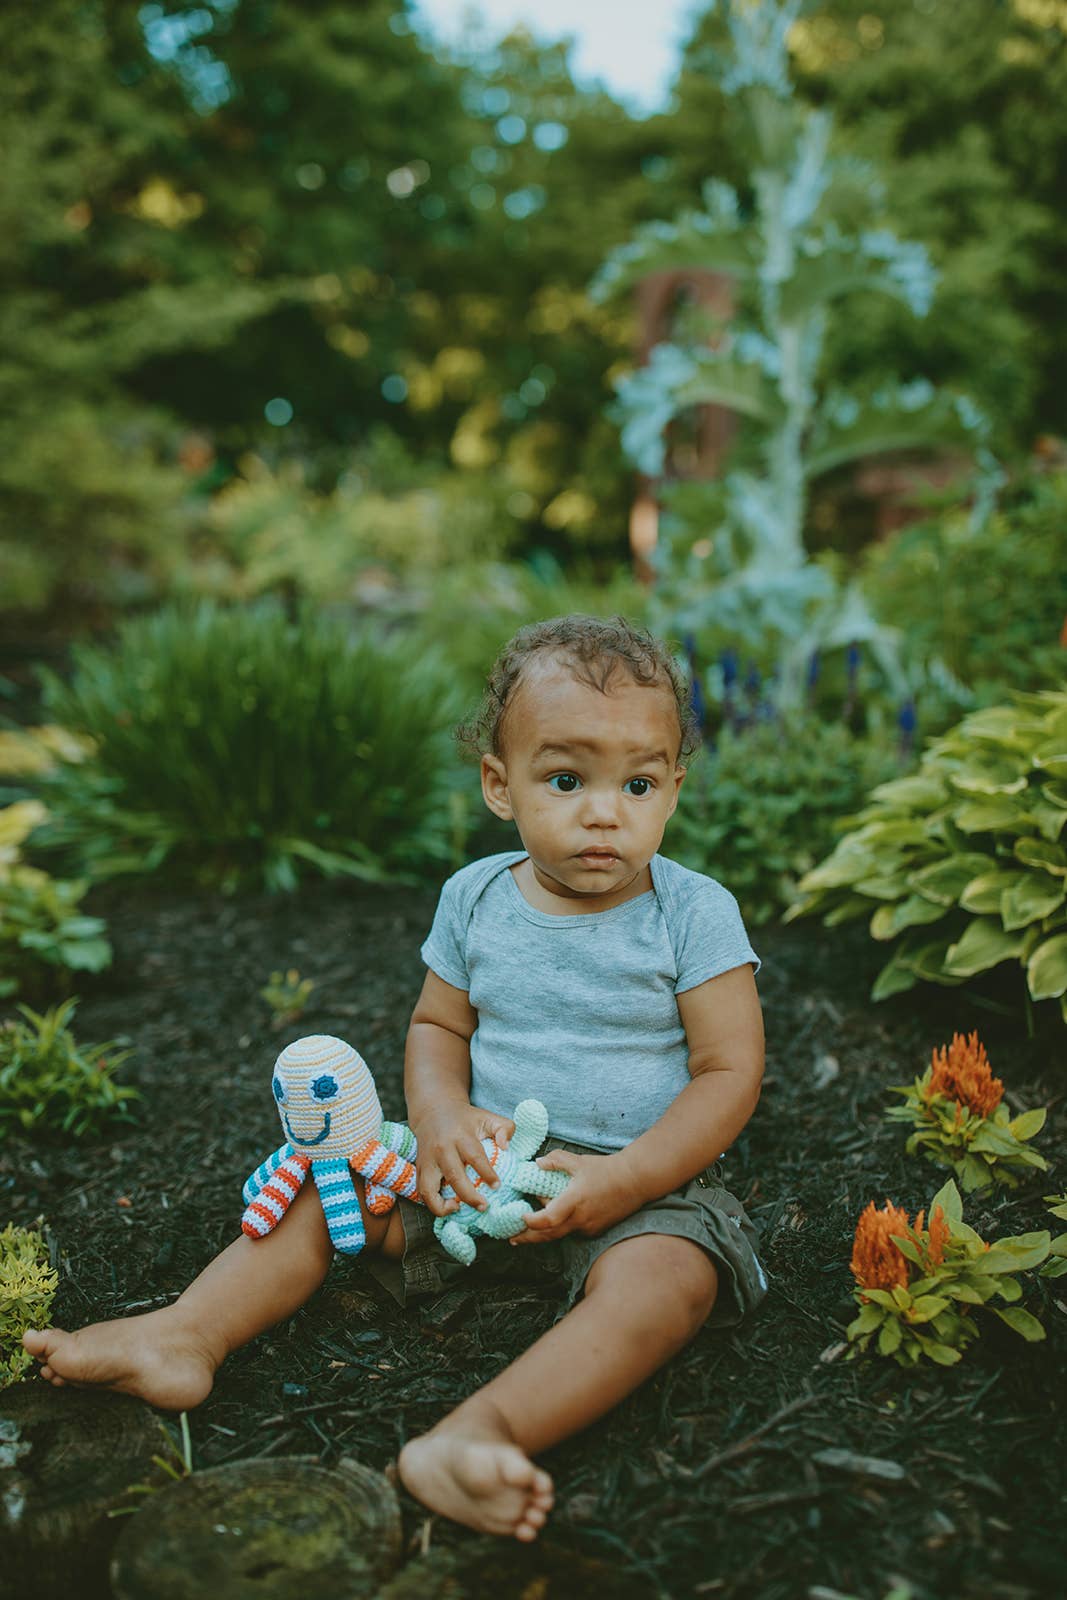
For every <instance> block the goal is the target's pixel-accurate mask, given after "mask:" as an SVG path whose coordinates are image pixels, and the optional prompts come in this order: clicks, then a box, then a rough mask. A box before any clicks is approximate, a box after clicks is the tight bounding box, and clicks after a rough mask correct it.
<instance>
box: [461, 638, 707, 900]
mask: <svg viewBox="0 0 1067 1600" xmlns="http://www.w3.org/2000/svg"><path fill="white" fill-rule="evenodd" d="M503 739H504V750H503V755H502V756H486V757H485V758H484V759H483V762H482V782H483V790H484V793H485V798H486V803H487V804H488V805H489V807H490V809H491V810H492V811H495V812H496V814H497V815H498V816H502V817H505V818H513V819H514V821H515V824H516V826H517V827H518V830H519V833H520V835H521V837H522V842H523V845H524V846H525V849H526V852H527V854H528V855H529V857H530V860H531V862H532V864H533V867H534V869H535V871H536V873H537V877H538V880H539V881H540V882H541V883H542V886H543V887H545V888H547V889H549V890H550V891H551V892H553V893H556V894H559V895H563V896H565V897H567V898H574V897H580V898H589V899H591V900H592V899H596V900H599V899H601V898H603V897H609V898H610V897H612V896H614V895H618V894H620V893H622V892H623V891H625V889H626V888H627V887H628V885H630V884H632V883H633V882H634V881H635V879H637V878H638V876H639V875H640V874H642V873H643V872H644V870H645V868H646V867H647V866H648V863H649V862H650V861H651V859H652V857H653V856H654V855H655V853H656V851H657V850H658V849H659V846H660V843H661V841H662V839H663V830H664V827H665V826H666V823H667V818H668V817H669V816H670V815H671V813H672V811H673V810H674V808H675V805H676V804H677V800H678V789H679V786H680V784H681V781H682V778H683V777H684V769H683V768H682V767H680V766H679V765H678V746H679V740H680V734H679V727H678V712H677V708H676V706H675V701H674V695H673V693H672V691H671V689H670V688H669V687H668V686H666V685H651V686H648V685H642V684H638V683H635V682H634V681H633V679H632V678H631V677H630V676H629V674H628V673H627V672H626V671H625V670H624V669H620V670H618V671H617V672H616V673H615V674H614V676H613V677H612V679H611V680H610V683H609V685H608V689H607V692H606V693H601V691H600V690H599V689H595V688H592V687H590V686H589V685H588V684H584V683H580V682H579V681H578V680H577V679H575V678H574V677H573V675H572V674H571V672H570V671H569V670H568V669H567V667H566V666H565V665H562V664H560V663H558V662H555V661H552V660H548V661H543V662H538V661H535V662H531V663H529V664H528V666H527V668H526V671H525V673H524V675H523V678H522V679H521V681H520V682H519V684H518V686H517V687H516V689H515V690H514V693H513V697H512V698H511V699H509V702H508V708H507V716H506V722H505V727H504V733H503Z"/></svg>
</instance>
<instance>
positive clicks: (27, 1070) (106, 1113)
mask: <svg viewBox="0 0 1067 1600" xmlns="http://www.w3.org/2000/svg"><path fill="white" fill-rule="evenodd" d="M76 1005H77V1001H76V1000H75V999H70V1000H65V1001H64V1002H63V1004H62V1005H58V1006H52V1007H51V1008H50V1009H49V1010H48V1011H46V1012H45V1013H44V1014H43V1016H42V1015H38V1013H37V1012H36V1011H31V1010H30V1008H29V1006H19V1008H18V1009H19V1010H20V1011H21V1013H22V1016H23V1018H24V1019H25V1020H24V1021H21V1022H18V1021H10V1022H5V1023H4V1024H3V1025H2V1026H0V1139H2V1138H3V1136H4V1134H5V1133H7V1132H9V1131H10V1130H11V1129H12V1128H14V1129H18V1130H21V1131H24V1132H28V1131H29V1130H30V1129H34V1130H36V1129H38V1128H41V1129H44V1130H46V1131H53V1132H62V1133H67V1134H71V1135H73V1136H74V1137H75V1138H77V1137H78V1136H79V1135H80V1134H83V1133H88V1132H90V1131H91V1130H93V1129H94V1128H96V1127H98V1126H99V1125H100V1124H101V1123H103V1122H105V1121H108V1120H111V1119H117V1120H125V1121H127V1122H128V1121H129V1120H130V1117H129V1113H128V1111H127V1106H128V1105H129V1102H130V1101H131V1100H136V1099H138V1098H139V1095H138V1093H137V1090H136V1089H132V1088H129V1087H127V1086H126V1085H125V1084H118V1083H116V1082H115V1076H114V1075H115V1072H116V1071H117V1070H118V1068H119V1067H120V1066H121V1065H122V1063H123V1062H124V1061H125V1060H126V1058H127V1057H128V1056H129V1055H130V1053H131V1052H130V1051H129V1050H116V1049H115V1048H114V1044H113V1043H109V1044H94V1045H88V1046H83V1045H79V1044H78V1042H77V1040H76V1039H75V1037H74V1035H73V1033H71V1031H70V1029H69V1028H68V1027H67V1023H68V1022H70V1020H71V1018H72V1017H73V1015H74V1009H75V1006H76Z"/></svg>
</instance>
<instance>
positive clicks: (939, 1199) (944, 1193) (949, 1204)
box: [930, 1178, 963, 1222]
mask: <svg viewBox="0 0 1067 1600" xmlns="http://www.w3.org/2000/svg"><path fill="white" fill-rule="evenodd" d="M938 1206H940V1207H941V1209H942V1211H943V1212H944V1213H945V1216H946V1218H947V1219H948V1221H949V1222H960V1221H962V1219H963V1201H962V1200H961V1199H960V1192H959V1190H958V1189H957V1188H956V1185H955V1183H953V1181H952V1179H951V1178H949V1180H948V1182H947V1183H944V1184H942V1186H941V1188H940V1189H939V1190H938V1191H937V1193H936V1194H935V1195H934V1198H933V1199H932V1200H931V1201H930V1215H931V1216H933V1214H934V1212H935V1211H936V1209H937V1207H938Z"/></svg>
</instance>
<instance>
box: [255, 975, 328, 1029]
mask: <svg viewBox="0 0 1067 1600" xmlns="http://www.w3.org/2000/svg"><path fill="white" fill-rule="evenodd" d="M314 987H315V984H314V982H313V981H312V979H311V978H302V977H301V976H300V974H299V972H298V971H297V970H296V968H295V967H290V968H289V970H288V972H286V973H281V972H272V973H271V975H270V982H269V983H268V984H265V985H264V987H263V988H262V989H261V990H260V991H259V993H260V997H261V999H263V1000H265V1001H266V1002H267V1004H268V1005H269V1006H270V1009H271V1011H272V1012H273V1013H274V1026H275V1027H276V1028H280V1027H282V1026H283V1025H284V1024H285V1023H287V1022H295V1021H296V1020H297V1018H298V1017H302V1016H303V1014H304V1010H305V1008H306V1006H307V1003H308V1001H309V999H310V998H311V991H312V989H314Z"/></svg>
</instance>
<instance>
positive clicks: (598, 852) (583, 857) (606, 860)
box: [578, 845, 619, 867]
mask: <svg viewBox="0 0 1067 1600" xmlns="http://www.w3.org/2000/svg"><path fill="white" fill-rule="evenodd" d="M578 859H579V861H586V862H589V863H590V865H595V866H603V867H611V866H614V864H615V862H616V861H618V859H619V858H618V856H617V855H616V853H615V851H614V850H606V849H600V848H598V847H597V846H595V845H594V846H593V847H591V848H590V849H589V850H583V851H581V852H580V854H579V856H578Z"/></svg>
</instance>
